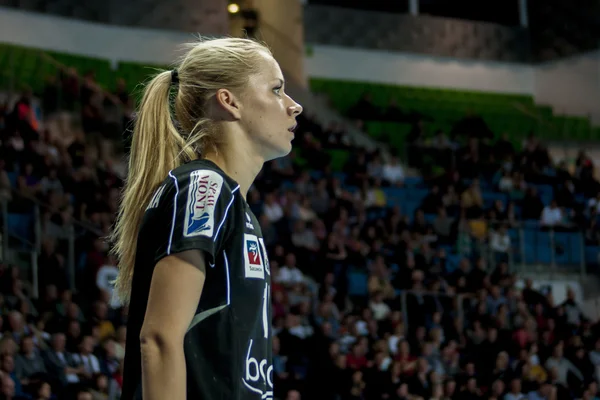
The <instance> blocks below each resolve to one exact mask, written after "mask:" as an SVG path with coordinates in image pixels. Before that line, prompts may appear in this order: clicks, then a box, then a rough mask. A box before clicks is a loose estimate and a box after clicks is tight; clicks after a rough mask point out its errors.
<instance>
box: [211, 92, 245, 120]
mask: <svg viewBox="0 0 600 400" xmlns="http://www.w3.org/2000/svg"><path fill="white" fill-rule="evenodd" d="M215 99H216V101H217V112H218V113H219V114H222V115H223V118H224V119H226V120H235V121H237V120H239V119H240V118H241V116H242V113H241V103H240V100H239V97H237V96H236V95H235V94H234V93H233V92H232V91H230V90H228V89H219V90H217V93H216V95H215Z"/></svg>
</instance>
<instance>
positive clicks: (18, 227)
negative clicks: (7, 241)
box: [7, 213, 33, 243]
mask: <svg viewBox="0 0 600 400" xmlns="http://www.w3.org/2000/svg"><path fill="white" fill-rule="evenodd" d="M7 223H8V233H9V235H10V236H13V237H16V238H18V239H19V240H21V241H26V242H29V243H31V242H33V215H31V214H16V213H9V214H8V218H7Z"/></svg>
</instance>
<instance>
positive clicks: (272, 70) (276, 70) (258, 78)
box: [249, 52, 283, 84]
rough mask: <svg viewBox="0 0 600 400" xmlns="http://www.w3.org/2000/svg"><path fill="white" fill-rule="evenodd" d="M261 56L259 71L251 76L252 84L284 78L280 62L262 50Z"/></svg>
mask: <svg viewBox="0 0 600 400" xmlns="http://www.w3.org/2000/svg"><path fill="white" fill-rule="evenodd" d="M260 54H261V57H260V61H259V66H258V73H256V74H253V75H251V76H250V79H249V81H250V84H260V83H262V84H266V83H271V82H275V81H277V80H279V79H280V80H283V73H282V72H281V67H280V66H279V63H278V62H277V61H276V60H275V58H273V56H271V55H270V54H268V53H266V52H261V53H260Z"/></svg>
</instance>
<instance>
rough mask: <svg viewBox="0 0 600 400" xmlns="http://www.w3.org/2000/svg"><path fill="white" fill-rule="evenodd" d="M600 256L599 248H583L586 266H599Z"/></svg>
mask: <svg viewBox="0 0 600 400" xmlns="http://www.w3.org/2000/svg"><path fill="white" fill-rule="evenodd" d="M599 255H600V246H586V247H585V262H586V263H587V264H591V265H596V266H598V264H600V260H599V259H598V256H599Z"/></svg>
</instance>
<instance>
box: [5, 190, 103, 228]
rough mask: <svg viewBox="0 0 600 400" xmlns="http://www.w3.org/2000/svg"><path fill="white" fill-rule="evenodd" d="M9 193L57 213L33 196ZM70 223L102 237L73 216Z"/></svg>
mask: <svg viewBox="0 0 600 400" xmlns="http://www.w3.org/2000/svg"><path fill="white" fill-rule="evenodd" d="M10 191H11V193H12V194H13V195H16V196H17V197H21V198H25V199H27V200H30V201H32V202H33V203H34V204H36V205H37V206H39V207H40V208H42V209H45V210H48V211H52V212H58V211H59V210H58V209H57V208H55V207H52V206H51V205H50V204H47V203H44V202H43V201H41V200H40V199H38V198H37V197H35V196H31V195H27V194H23V193H21V192H20V191H19V190H18V189H16V188H12V187H11V188H10ZM71 222H72V223H73V225H75V226H78V227H80V228H83V229H85V230H87V231H89V232H91V233H93V234H95V235H97V236H99V237H102V236H104V233H102V232H101V231H100V230H98V229H97V228H95V227H93V226H92V225H89V224H87V223H85V222H83V221H79V220H77V219H76V218H75V216H73V217H72V218H71Z"/></svg>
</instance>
